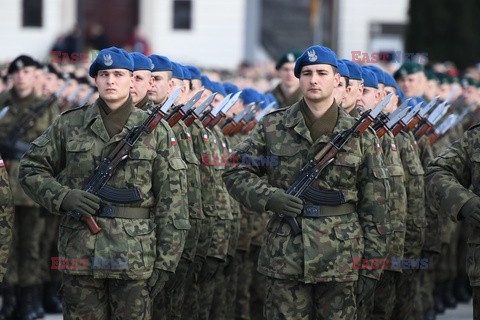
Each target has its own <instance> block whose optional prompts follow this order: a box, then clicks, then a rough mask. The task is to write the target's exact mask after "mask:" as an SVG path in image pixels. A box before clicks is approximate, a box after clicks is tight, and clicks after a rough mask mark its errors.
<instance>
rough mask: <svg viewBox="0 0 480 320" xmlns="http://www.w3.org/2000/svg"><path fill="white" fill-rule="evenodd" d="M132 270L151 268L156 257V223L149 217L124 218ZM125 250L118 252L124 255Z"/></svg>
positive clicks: (129, 261) (129, 264)
mask: <svg viewBox="0 0 480 320" xmlns="http://www.w3.org/2000/svg"><path fill="white" fill-rule="evenodd" d="M122 222H123V229H124V230H125V233H126V234H127V236H126V245H127V248H122V249H127V250H126V252H127V253H128V256H127V259H128V267H129V269H130V270H132V269H133V270H139V271H140V270H150V269H151V268H152V267H153V263H154V262H155V257H156V237H155V231H154V230H155V223H154V222H153V221H152V220H149V219H122ZM124 254H125V252H118V255H119V256H120V257H122V256H123V255H124Z"/></svg>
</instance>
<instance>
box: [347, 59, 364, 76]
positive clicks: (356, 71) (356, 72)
mask: <svg viewBox="0 0 480 320" xmlns="http://www.w3.org/2000/svg"><path fill="white" fill-rule="evenodd" d="M342 61H343V63H345V65H346V66H347V68H348V74H349V75H350V79H354V80H362V67H360V65H359V64H358V63H355V62H353V61H350V60H347V59H343V60H342Z"/></svg>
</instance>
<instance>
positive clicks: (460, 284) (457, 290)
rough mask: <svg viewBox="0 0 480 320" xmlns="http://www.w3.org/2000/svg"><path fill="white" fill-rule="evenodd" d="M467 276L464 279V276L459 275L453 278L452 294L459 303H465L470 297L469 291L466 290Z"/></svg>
mask: <svg viewBox="0 0 480 320" xmlns="http://www.w3.org/2000/svg"><path fill="white" fill-rule="evenodd" d="M467 285H468V278H467V279H465V277H464V276H459V277H457V278H456V279H455V283H454V285H453V295H454V296H455V298H456V299H457V301H458V302H459V303H467V302H469V301H470V299H471V298H472V295H471V294H470V292H468V287H467Z"/></svg>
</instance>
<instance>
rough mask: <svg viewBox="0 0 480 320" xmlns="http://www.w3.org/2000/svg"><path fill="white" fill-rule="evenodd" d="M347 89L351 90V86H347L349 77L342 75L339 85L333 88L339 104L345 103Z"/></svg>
mask: <svg viewBox="0 0 480 320" xmlns="http://www.w3.org/2000/svg"><path fill="white" fill-rule="evenodd" d="M347 90H348V91H350V90H351V88H350V86H348V87H347V79H346V78H345V77H340V81H339V82H338V86H337V87H335V89H333V96H334V98H335V101H336V102H337V103H338V105H343V103H344V102H345V97H346V96H347Z"/></svg>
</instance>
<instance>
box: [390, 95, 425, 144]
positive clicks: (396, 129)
mask: <svg viewBox="0 0 480 320" xmlns="http://www.w3.org/2000/svg"><path fill="white" fill-rule="evenodd" d="M422 104H423V102H420V103H417V105H416V106H415V107H413V108H412V110H410V111H409V112H408V113H407V115H405V116H404V117H403V118H401V119H400V121H399V122H398V123H397V124H396V125H395V127H393V129H392V130H391V131H392V134H393V135H394V136H396V135H397V134H398V133H399V132H400V131H402V129H403V128H406V127H407V125H408V123H409V122H410V120H411V119H412V118H413V117H414V116H415V115H416V114H417V113H418V112H419V111H420V107H421V106H422Z"/></svg>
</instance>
